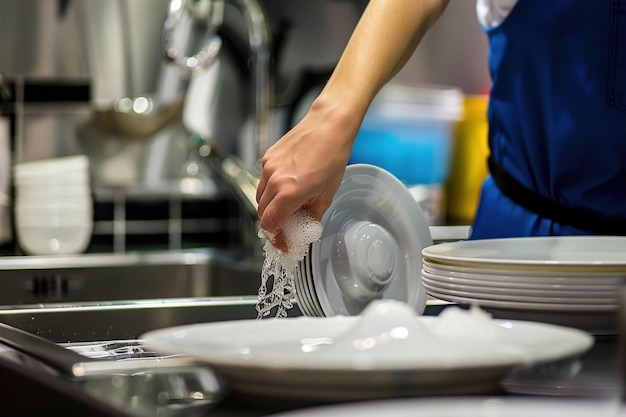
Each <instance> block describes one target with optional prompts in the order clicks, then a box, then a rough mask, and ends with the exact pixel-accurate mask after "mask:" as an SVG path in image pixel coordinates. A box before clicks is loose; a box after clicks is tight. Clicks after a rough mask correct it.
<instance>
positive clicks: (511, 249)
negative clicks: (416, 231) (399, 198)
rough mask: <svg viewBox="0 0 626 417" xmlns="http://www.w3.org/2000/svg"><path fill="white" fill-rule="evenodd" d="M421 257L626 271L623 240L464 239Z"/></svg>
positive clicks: (426, 250) (425, 251)
mask: <svg viewBox="0 0 626 417" xmlns="http://www.w3.org/2000/svg"><path fill="white" fill-rule="evenodd" d="M422 254H423V255H424V257H426V258H429V259H434V260H437V261H440V262H444V263H451V264H455V265H459V264H470V265H471V266H476V265H477V264H478V265H486V266H493V265H498V266H503V265H507V266H539V267H542V268H546V267H550V268H555V267H573V266H575V267H587V268H600V269H603V268H613V269H614V270H616V271H615V272H623V271H626V237H622V236H547V237H522V238H504V239H484V240H466V241H459V242H451V243H442V244H439V245H432V246H429V247H427V248H424V249H423V251H422Z"/></svg>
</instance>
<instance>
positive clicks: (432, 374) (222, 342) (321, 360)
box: [141, 300, 593, 402]
mask: <svg viewBox="0 0 626 417" xmlns="http://www.w3.org/2000/svg"><path fill="white" fill-rule="evenodd" d="M447 312H450V313H451V314H449V315H448V314H446V313H447ZM475 314H477V312H475V311H473V312H464V311H463V310H460V309H456V308H455V309H454V311H453V310H451V309H446V310H445V311H444V312H443V313H441V314H440V315H439V316H437V317H425V316H418V315H416V314H415V312H414V311H413V309H412V308H411V307H410V306H408V305H406V304H405V303H402V302H399V301H395V300H379V301H377V302H374V303H372V304H371V305H370V306H369V307H368V308H367V310H365V311H364V312H363V313H362V314H360V315H358V316H350V317H346V316H336V317H329V318H312V317H296V318H284V319H277V320H255V319H252V320H239V321H232V322H228V323H210V324H195V325H190V326H178V327H172V328H167V329H160V330H155V331H152V332H148V333H146V334H144V335H143V336H142V337H141V338H142V340H144V343H145V344H146V346H148V347H149V348H150V349H154V350H155V351H157V352H161V353H183V354H186V355H189V356H191V357H194V358H196V359H198V360H200V361H202V362H203V363H206V364H208V365H210V366H211V368H212V369H215V370H216V372H217V373H218V374H219V375H222V376H223V377H224V379H225V381H226V383H227V384H228V386H229V387H230V388H231V389H232V390H234V391H235V392H239V393H244V394H248V395H252V396H256V397H259V396H262V397H264V398H266V399H267V398H282V399H285V400H295V401H313V402H326V401H348V400H366V399H374V398H388V397H397V396H413V395H437V394H444V393H445V394H461V393H480V392H491V391H492V390H496V389H498V386H499V380H500V378H502V376H503V375H504V374H506V373H507V372H508V371H509V370H510V369H511V368H512V367H514V366H516V365H517V364H522V363H524V364H531V363H537V362H546V361H552V360H556V359H559V358H562V357H568V356H572V355H573V356H576V355H578V354H580V353H582V352H584V351H586V350H587V349H589V348H590V347H591V345H592V344H593V339H592V337H591V336H589V335H588V334H586V333H585V332H582V331H580V330H576V329H570V328H564V327H559V326H554V325H548V324H542V323H532V322H515V321H494V320H492V319H491V318H489V317H486V316H483V315H480V314H477V315H475ZM459 322H460V323H462V324H461V325H463V324H464V325H465V328H464V329H460V330H459V327H458V325H459ZM451 329H456V331H450V330H451Z"/></svg>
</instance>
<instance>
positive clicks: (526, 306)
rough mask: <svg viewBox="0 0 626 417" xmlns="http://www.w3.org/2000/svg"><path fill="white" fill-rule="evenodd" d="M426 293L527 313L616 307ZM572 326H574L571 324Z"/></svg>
mask: <svg viewBox="0 0 626 417" xmlns="http://www.w3.org/2000/svg"><path fill="white" fill-rule="evenodd" d="M426 292H427V293H428V294H429V295H430V296H432V297H435V298H438V299H440V300H445V301H450V302H453V303H460V304H466V305H475V306H479V307H492V308H499V309H512V310H523V311H527V312H537V311H559V312H615V311H617V309H618V306H617V305H616V304H613V303H600V304H591V303H587V304H581V303H579V304H562V303H543V302H541V303H540V302H523V301H509V300H494V299H487V298H484V297H476V296H473V297H465V296H461V295H457V294H450V293H449V292H447V291H442V290H440V289H439V288H431V287H427V289H426ZM572 325H574V324H572Z"/></svg>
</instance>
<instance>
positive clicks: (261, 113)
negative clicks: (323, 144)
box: [231, 0, 272, 176]
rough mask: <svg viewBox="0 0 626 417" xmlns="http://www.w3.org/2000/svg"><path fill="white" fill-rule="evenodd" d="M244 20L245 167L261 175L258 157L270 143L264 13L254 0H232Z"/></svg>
mask: <svg viewBox="0 0 626 417" xmlns="http://www.w3.org/2000/svg"><path fill="white" fill-rule="evenodd" d="M231 1H232V2H233V3H234V5H235V6H237V7H238V8H239V10H240V11H241V13H242V14H243V16H244V19H245V20H246V23H247V29H248V44H249V48H250V52H251V56H252V59H253V61H254V62H253V64H254V65H253V85H254V110H255V111H254V134H253V137H254V142H253V154H252V157H253V163H252V166H250V167H248V169H250V170H251V171H252V172H253V173H254V171H256V172H255V173H256V174H257V176H258V175H260V169H259V168H260V161H261V157H262V156H263V154H264V153H265V151H266V150H267V149H268V148H269V146H270V111H271V104H272V103H271V101H272V85H271V79H270V50H269V31H268V27H267V22H266V19H265V13H264V11H263V9H262V8H261V5H260V4H259V2H258V1H257V0H231Z"/></svg>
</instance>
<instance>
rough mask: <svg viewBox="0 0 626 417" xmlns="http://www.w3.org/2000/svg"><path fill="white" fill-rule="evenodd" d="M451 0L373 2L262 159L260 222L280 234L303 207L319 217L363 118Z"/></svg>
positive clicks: (278, 241) (280, 241)
mask: <svg viewBox="0 0 626 417" xmlns="http://www.w3.org/2000/svg"><path fill="white" fill-rule="evenodd" d="M446 4H447V0H371V1H370V2H369V4H368V5H367V7H366V8H365V11H364V12H363V15H362V16H361V19H360V20H359V23H358V24H357V26H356V28H355V29H354V32H353V33H352V36H351V37H350V40H349V41H348V44H347V45H346V48H345V49H344V51H343V54H342V55H341V58H340V59H339V62H338V63H337V66H336V67H335V69H334V71H333V73H332V75H331V77H330V78H329V80H328V82H327V84H326V85H325V87H324V89H323V90H322V92H321V93H320V95H319V96H318V97H317V98H316V100H315V101H314V102H313V104H312V105H311V108H310V110H309V111H308V112H307V114H306V115H305V116H304V117H303V119H302V120H301V121H300V122H299V123H298V124H297V125H296V126H294V127H293V129H291V130H290V131H289V132H287V133H286V134H285V135H284V136H283V137H282V138H281V139H280V140H278V141H277V142H276V143H275V144H274V145H273V146H272V147H271V148H270V149H268V151H267V152H266V153H265V155H264V156H263V158H262V164H263V172H262V175H261V179H260V182H259V187H258V189H257V202H258V203H259V210H258V212H259V218H260V225H261V228H262V229H263V230H266V231H269V232H270V233H272V234H275V235H276V236H277V239H275V241H274V244H275V245H276V246H278V247H280V248H281V249H283V250H287V248H286V245H285V243H284V240H283V239H282V238H281V234H280V230H281V228H282V225H283V224H284V222H285V220H286V219H287V217H289V215H291V214H292V213H294V212H295V211H296V210H298V209H299V208H300V207H302V206H306V207H307V208H308V210H309V211H310V212H311V214H312V215H313V216H314V217H315V218H317V219H321V218H322V216H323V214H324V212H325V211H326V210H327V209H328V207H329V206H330V203H331V202H332V199H333V196H334V194H335V193H336V191H337V189H338V188H339V185H340V183H341V180H342V178H343V174H344V170H345V167H346V164H347V162H348V159H349V157H350V152H351V150H352V146H353V143H354V140H355V138H356V135H357V132H358V130H359V127H360V125H361V122H362V121H363V117H364V116H365V113H366V112H367V109H368V107H369V105H370V103H371V102H372V100H373V98H374V97H375V95H376V94H377V93H378V91H379V90H380V89H381V88H382V87H383V86H384V85H385V83H387V82H388V81H389V80H390V79H391V78H392V77H393V76H394V75H396V74H397V72H398V71H399V70H400V69H401V68H402V67H403V66H404V64H405V63H406V61H407V60H408V59H409V58H410V56H411V55H412V53H413V52H414V50H415V48H416V47H417V45H418V44H419V42H420V40H421V39H422V37H423V35H424V34H425V33H426V31H427V30H428V28H429V27H430V26H431V25H432V24H433V23H434V22H435V21H436V20H437V18H438V17H439V16H440V15H441V13H442V12H443V10H444V8H445V6H446Z"/></svg>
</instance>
